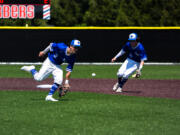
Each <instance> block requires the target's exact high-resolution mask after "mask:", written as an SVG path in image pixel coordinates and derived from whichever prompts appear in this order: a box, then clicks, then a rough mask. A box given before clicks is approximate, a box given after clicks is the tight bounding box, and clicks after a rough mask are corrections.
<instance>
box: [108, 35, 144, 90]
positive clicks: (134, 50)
mask: <svg viewBox="0 0 180 135" xmlns="http://www.w3.org/2000/svg"><path fill="white" fill-rule="evenodd" d="M125 53H127V55H128V56H127V59H126V60H125V61H124V63H123V64H122V66H121V67H120V68H119V70H118V72H117V76H118V83H116V84H115V85H114V86H113V91H115V92H122V88H123V86H124V84H125V83H126V82H127V80H128V77H129V76H130V75H131V74H132V73H133V72H134V71H136V77H140V75H141V70H142V68H143V65H144V61H145V60H147V55H146V52H145V50H144V47H143V45H142V44H141V43H140V42H139V38H138V35H137V34H136V33H131V34H130V35H129V39H128V42H127V43H126V44H125V45H124V46H123V47H122V49H121V50H120V52H119V53H118V54H117V55H116V56H115V57H114V58H112V60H111V62H114V61H116V59H117V58H118V57H120V56H122V55H123V54H125Z"/></svg>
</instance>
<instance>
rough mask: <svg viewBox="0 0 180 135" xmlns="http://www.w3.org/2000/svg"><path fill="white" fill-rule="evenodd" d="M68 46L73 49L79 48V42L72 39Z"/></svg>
mask: <svg viewBox="0 0 180 135" xmlns="http://www.w3.org/2000/svg"><path fill="white" fill-rule="evenodd" d="M70 45H71V46H73V47H81V42H80V41H79V40H77V39H74V40H72V41H71V44H70Z"/></svg>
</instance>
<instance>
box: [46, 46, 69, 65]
mask: <svg viewBox="0 0 180 135" xmlns="http://www.w3.org/2000/svg"><path fill="white" fill-rule="evenodd" d="M67 48H68V46H67V45H66V44H64V43H53V44H52V46H51V48H50V52H49V54H48V57H49V59H50V60H51V61H52V62H53V63H54V64H58V65H59V64H62V63H63V62H64V61H65V58H66V52H67Z"/></svg>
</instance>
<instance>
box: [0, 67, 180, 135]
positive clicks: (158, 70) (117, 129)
mask: <svg viewBox="0 0 180 135" xmlns="http://www.w3.org/2000/svg"><path fill="white" fill-rule="evenodd" d="M20 67H21V66H2V65H1V66H0V71H1V72H0V77H1V78H4V77H6V78H7V77H13V78H14V77H18V78H26V77H31V75H30V74H28V73H24V72H21V71H20V70H19V68H20ZM63 68H65V67H64V66H63ZM118 68H119V66H76V67H75V68H74V72H73V74H72V78H89V77H91V73H92V72H95V73H96V74H97V76H96V78H116V72H117V70H118ZM179 69H180V66H145V67H144V69H143V76H142V79H180V73H179V71H180V70H179ZM46 94H47V92H40V91H22V90H19V91H6V90H3V91H0V123H1V124H0V129H1V132H0V134H2V135H12V134H13V135H32V134H33V135H34V134H38V135H46V134H47V135H120V134H122V135H179V133H180V128H179V125H180V107H179V106H180V100H175V99H163V98H143V97H133V96H122V95H108V94H97V93H84V92H70V93H68V95H67V96H65V97H63V98H62V99H61V100H60V101H59V102H55V103H54V102H45V101H44V98H45V96H46ZM55 97H56V98H57V94H55Z"/></svg>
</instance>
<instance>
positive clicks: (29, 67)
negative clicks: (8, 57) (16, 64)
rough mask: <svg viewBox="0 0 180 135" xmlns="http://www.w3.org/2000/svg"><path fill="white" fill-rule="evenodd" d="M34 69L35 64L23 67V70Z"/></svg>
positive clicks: (29, 70)
mask: <svg viewBox="0 0 180 135" xmlns="http://www.w3.org/2000/svg"><path fill="white" fill-rule="evenodd" d="M32 69H35V66H23V67H21V70H24V71H27V72H31V70H32Z"/></svg>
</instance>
